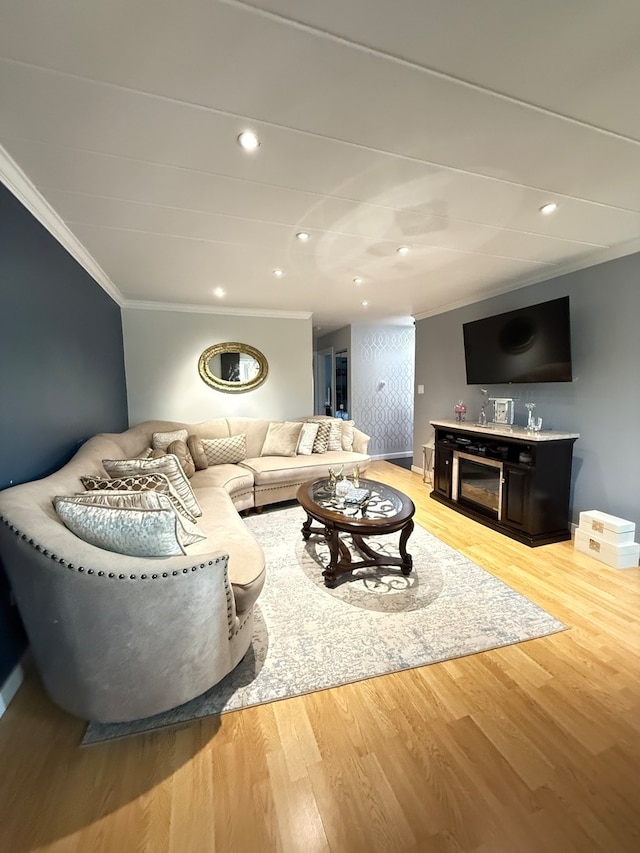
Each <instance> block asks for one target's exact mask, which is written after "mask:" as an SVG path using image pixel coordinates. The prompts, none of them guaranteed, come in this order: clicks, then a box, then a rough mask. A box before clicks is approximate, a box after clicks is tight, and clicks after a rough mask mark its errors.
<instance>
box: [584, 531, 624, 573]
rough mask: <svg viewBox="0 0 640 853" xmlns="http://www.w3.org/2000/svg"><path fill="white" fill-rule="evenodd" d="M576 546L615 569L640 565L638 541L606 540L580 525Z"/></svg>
mask: <svg viewBox="0 0 640 853" xmlns="http://www.w3.org/2000/svg"><path fill="white" fill-rule="evenodd" d="M574 547H575V548H576V549H577V550H578V551H582V552H583V553H585V554H589V556H590V557H595V558H596V560H600V562H601V563H606V564H607V566H612V567H613V568H614V569H632V568H634V567H636V566H637V565H638V559H640V545H639V544H638V543H637V542H627V543H625V544H623V545H617V544H615V543H613V542H607V541H605V540H604V539H603V538H602V537H601V536H596V535H595V534H594V535H591V534H590V533H587V531H585V530H581V529H580V527H578V528H577V530H576V538H575V540H574Z"/></svg>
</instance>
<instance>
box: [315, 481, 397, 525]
mask: <svg viewBox="0 0 640 853" xmlns="http://www.w3.org/2000/svg"><path fill="white" fill-rule="evenodd" d="M349 484H350V485H351V486H352V487H353V483H351V481H349ZM353 488H355V487H353ZM358 488H359V489H365V490H367V491H368V492H369V493H370V494H369V497H368V498H367V500H366V501H365V502H364V503H362V504H350V503H349V502H348V501H346V500H345V498H348V496H349V495H348V493H347V494H346V495H341V494H339V493H338V494H336V488H335V486H333V485H331V484H330V481H329V480H328V479H327V480H318V481H317V482H315V483H312V484H311V486H310V487H309V491H308V494H309V497H310V498H311V499H312V500H313V501H314V503H316V504H318V506H321V507H322V508H323V509H327V510H330V511H331V512H338V513H340V514H342V515H344V516H346V517H348V518H368V519H375V518H393V517H394V516H395V515H398V513H399V512H400V511H401V510H402V508H403V506H404V505H405V501H406V500H407V499H406V498H405V497H404V496H403V495H402V494H401V493H400V492H397V491H396V490H395V489H392V488H391V487H390V486H386V485H384V483H376V482H375V480H365V479H363V478H362V477H361V478H360V482H359V486H358ZM338 492H339V489H338Z"/></svg>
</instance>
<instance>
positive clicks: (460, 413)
mask: <svg viewBox="0 0 640 853" xmlns="http://www.w3.org/2000/svg"><path fill="white" fill-rule="evenodd" d="M453 411H454V413H455V416H456V420H457V421H458V423H460V422H461V421H463V420H464V416H465V415H466V414H467V407H466V406H465V404H464V403H463V402H462V400H458V402H457V403H456V404H455V406H454V407H453Z"/></svg>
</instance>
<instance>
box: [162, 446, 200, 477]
mask: <svg viewBox="0 0 640 853" xmlns="http://www.w3.org/2000/svg"><path fill="white" fill-rule="evenodd" d="M167 453H173V455H174V456H176V457H177V458H178V462H179V463H180V465H182V470H183V471H184V473H185V474H186V475H187V477H188V478H189V479H191V477H193V475H194V474H195V473H196V466H195V463H194V461H193V457H192V456H191V453H190V452H189V448H188V447H187V442H186V441H181V440H176V441H172V442H171V444H170V445H169V446H168V447H167Z"/></svg>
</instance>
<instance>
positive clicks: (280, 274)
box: [273, 270, 284, 278]
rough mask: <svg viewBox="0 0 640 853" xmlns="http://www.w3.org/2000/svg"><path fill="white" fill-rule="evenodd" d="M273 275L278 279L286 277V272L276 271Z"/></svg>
mask: <svg viewBox="0 0 640 853" xmlns="http://www.w3.org/2000/svg"><path fill="white" fill-rule="evenodd" d="M273 274H274V275H275V277H276V278H282V276H283V275H284V270H274V271H273Z"/></svg>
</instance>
